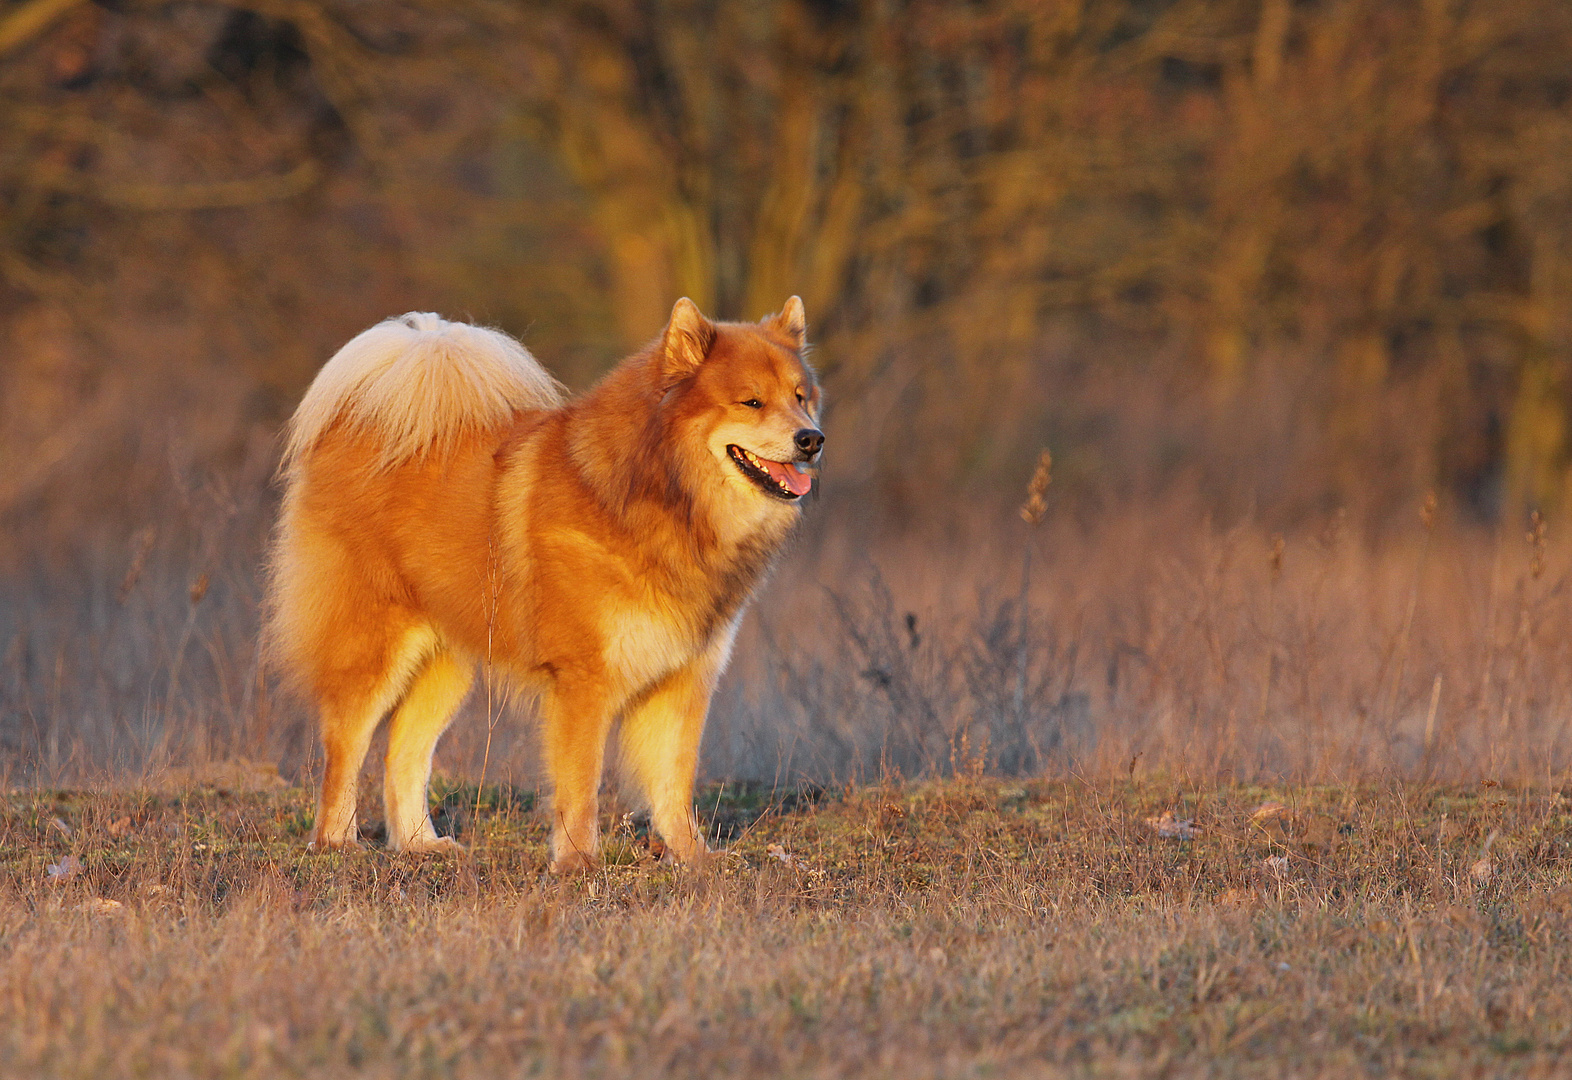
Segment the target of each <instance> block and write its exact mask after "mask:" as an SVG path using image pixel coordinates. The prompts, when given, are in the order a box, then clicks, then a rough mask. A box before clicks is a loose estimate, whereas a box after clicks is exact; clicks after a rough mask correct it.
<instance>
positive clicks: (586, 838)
mask: <svg viewBox="0 0 1572 1080" xmlns="http://www.w3.org/2000/svg"><path fill="white" fill-rule="evenodd" d="M541 704H542V712H543V717H542V719H543V720H544V722H545V743H546V768H547V771H549V772H550V774H551V782H552V786H553V788H554V789H555V791H554V795H553V799H552V819H553V824H552V830H551V871H552V873H554V874H572V873H577V872H578V871H580V870H588V869H590V868H592V867H593V866H594V865H595V861H596V859H597V857H598V856H599V853H600V818H599V811H600V807H599V802H598V794H599V791H600V774H601V767H602V764H603V762H604V760H605V755H606V735H607V732H608V731H609V730H610V728H611V719H612V714H611V695H610V694H609V692H608V688H607V686H606V679H605V678H604V677H603V676H599V675H598V674H597V673H593V672H571V673H569V672H560V673H559V674H558V676H557V678H556V679H555V680H554V684H553V686H552V688H551V689H550V690H549V691H548V692H547V693H546V695H545V698H544V700H543V701H542V703H541Z"/></svg>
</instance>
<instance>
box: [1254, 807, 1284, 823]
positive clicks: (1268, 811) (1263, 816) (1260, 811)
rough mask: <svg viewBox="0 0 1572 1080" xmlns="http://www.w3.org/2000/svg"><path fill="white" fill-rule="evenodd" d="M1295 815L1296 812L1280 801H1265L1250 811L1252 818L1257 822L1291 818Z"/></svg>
mask: <svg viewBox="0 0 1572 1080" xmlns="http://www.w3.org/2000/svg"><path fill="white" fill-rule="evenodd" d="M1293 816H1294V812H1293V811H1292V810H1290V809H1288V807H1287V806H1286V805H1284V804H1283V803H1280V802H1264V803H1262V804H1261V805H1260V806H1258V807H1256V808H1255V809H1254V810H1252V811H1250V820H1251V821H1254V822H1257V823H1260V822H1266V821H1276V820H1278V819H1279V818H1291V817H1293Z"/></svg>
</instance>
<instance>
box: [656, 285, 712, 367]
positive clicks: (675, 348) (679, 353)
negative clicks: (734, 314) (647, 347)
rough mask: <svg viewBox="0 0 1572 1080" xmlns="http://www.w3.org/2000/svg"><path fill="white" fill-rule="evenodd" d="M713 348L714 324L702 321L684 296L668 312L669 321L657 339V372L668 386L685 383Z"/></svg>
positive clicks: (695, 306) (703, 318)
mask: <svg viewBox="0 0 1572 1080" xmlns="http://www.w3.org/2000/svg"><path fill="white" fill-rule="evenodd" d="M714 344H715V324H714V323H712V322H710V321H709V320H708V319H706V318H705V317H704V315H703V313H702V312H700V311H699V307H698V305H697V304H695V303H694V302H693V301H692V300H689V299H688V298H687V297H686V296H684V297H683V298H682V299H681V300H678V301H677V303H676V305H675V306H674V307H673V308H672V309H671V321H670V322H668V323H667V324H666V331H665V333H663V334H662V335H661V339H660V354H661V359H660V370H661V374H662V375H663V376H665V378H666V381H667V382H668V383H674V382H677V381H679V380H681V379H686V378H687V377H688V376H689V375H692V374H693V373H694V372H695V371H697V370H699V365H700V364H702V363H704V358H705V357H706V356H708V355H709V354H710V347H711V346H712V345H714Z"/></svg>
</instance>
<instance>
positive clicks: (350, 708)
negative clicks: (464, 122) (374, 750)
mask: <svg viewBox="0 0 1572 1080" xmlns="http://www.w3.org/2000/svg"><path fill="white" fill-rule="evenodd" d="M806 335H807V323H806V320H805V316H804V313H803V306H802V301H801V300H800V299H798V298H797V297H795V296H794V297H792V298H791V299H790V300H788V301H787V302H786V304H785V306H784V307H783V308H782V310H781V311H780V312H779V313H778V314H776V315H772V316H769V317H767V318H765V319H763V320H761V321H760V322H758V323H731V322H718V321H712V320H710V319H708V318H706V317H705V316H704V315H703V314H702V313H701V312H700V311H699V309H698V307H697V306H695V305H694V304H693V302H692V301H690V300H688V299H686V298H684V299H681V300H679V301H677V303H676V306H675V307H673V308H672V312H671V317H670V320H669V321H668V322H667V325H666V327H665V329H664V330H663V331H662V333H661V335H660V336H659V337H658V338H657V339H656V340H655V341H654V342H652V343H651V344H650V345H649V346H647V347H646V348H644V349H643V350H642V351H640V352H638V353H635V354H634V355H632V356H630V357H628V358H627V359H626V360H624V361H622V362H621V363H620V364H618V365H617V366H616V367H615V368H613V369H612V370H611V371H610V372H609V373H608V374H607V375H606V376H605V377H604V378H603V379H601V380H600V382H599V383H597V384H596V385H595V386H594V387H593V388H592V389H590V390H589V391H587V392H586V393H584V394H583V395H582V396H580V397H578V398H576V399H574V400H567V398H566V395H565V394H564V392H563V389H562V387H561V386H560V384H558V383H557V382H556V380H555V379H553V378H552V377H551V375H550V374H548V373H547V372H546V370H545V369H544V368H543V367H541V366H540V364H539V363H537V362H536V361H535V359H534V358H533V357H532V356H531V355H530V354H529V353H528V352H527V351H526V350H525V349H524V347H523V346H522V345H520V344H519V343H518V342H516V341H514V340H513V339H512V338H510V337H508V336H507V335H505V334H502V333H500V332H498V331H495V330H489V329H485V328H482V327H478V326H473V325H470V324H467V323H458V322H448V321H445V320H443V319H441V318H439V317H437V316H435V315H430V314H409V315H405V316H403V317H401V318H396V319H389V320H387V321H385V322H382V323H380V324H378V325H376V326H374V327H372V328H371V329H369V330H367V331H365V332H364V333H362V334H360V335H359V336H358V337H356V338H354V339H353V340H351V341H350V342H349V343H348V344H346V345H345V346H344V347H343V348H342V349H341V350H339V352H338V353H337V354H336V355H335V356H334V357H333V358H332V359H331V360H329V361H328V362H327V364H326V365H324V366H323V368H322V370H321V371H320V372H319V373H318V374H317V376H316V378H315V380H314V381H313V382H312V384H311V386H310V388H309V389H308V390H307V391H306V394H305V397H304V398H303V399H302V400H301V403H300V406H299V408H298V409H297V410H296V412H295V414H294V416H293V418H292V419H291V420H290V423H289V427H288V429H287V437H286V443H285V448H284V454H283V459H282V464H281V466H280V475H281V478H282V481H283V487H284V496H283V504H282V508H281V511H280V515H279V523H278V527H277V531H276V534H275V537H274V543H273V549H272V555H271V560H270V571H269V582H268V610H267V630H266V633H267V636H268V639H269V643H268V644H269V648H268V651H269V655H270V657H271V658H272V661H273V663H274V665H275V667H276V668H277V669H280V670H281V671H282V673H283V674H284V675H285V677H286V679H287V681H288V682H290V683H291V684H292V685H293V686H294V687H295V688H296V689H297V690H298V691H299V692H300V693H301V694H302V695H303V696H304V697H305V698H306V699H308V701H309V703H310V704H312V705H313V706H314V707H315V709H316V712H317V715H318V718H319V723H320V735H321V740H322V747H323V750H324V752H325V755H326V768H325V771H324V774H323V778H322V788H321V792H320V795H319V798H318V804H317V817H316V824H315V827H314V829H313V831H312V834H311V839H310V843H311V845H312V846H313V847H314V848H325V847H338V846H342V845H349V844H354V843H356V842H357V835H358V830H357V818H356V805H355V791H356V787H357V784H358V779H359V775H360V771H361V766H362V763H363V761H364V759H365V756H366V752H367V748H368V746H369V744H370V742H371V737H372V734H373V732H374V731H375V730H376V728H377V727H378V725H379V724H381V722H382V721H383V719H384V718H385V717H386V718H388V743H387V762H386V764H387V770H386V780H385V788H384V803H385V806H384V809H385V812H386V821H387V840H388V845H389V847H390V848H392V849H393V850H394V851H415V852H420V851H444V850H450V851H451V850H462V849H461V848H460V847H459V845H458V844H456V843H455V842H454V841H453V840H452V839H450V838H448V837H439V836H437V834H436V831H435V830H434V829H433V827H432V823H431V816H430V809H429V806H428V803H427V785H428V784H429V782H430V777H431V759H432V754H433V752H434V751H435V748H436V744H437V740H438V739H439V738H440V737H441V735H442V732H443V731H444V730H445V729H446V728H447V726H448V724H449V722H450V721H451V720H452V717H453V715H454V713H455V712H456V711H457V710H458V708H459V706H460V705H461V704H462V703H463V701H464V698H465V697H466V695H467V694H468V693H469V691H470V688H471V685H472V683H473V682H474V679H475V672H476V669H477V667H478V666H479V665H481V664H488V665H491V666H492V668H493V670H495V671H497V672H498V673H499V675H500V676H502V677H504V678H505V679H506V680H508V682H509V684H510V685H511V686H517V687H519V688H522V689H523V690H524V691H525V692H527V693H530V694H533V695H535V696H536V697H537V700H538V704H539V714H540V719H541V725H542V743H543V752H544V758H545V766H546V771H547V773H548V775H549V779H550V781H551V784H552V788H553V792H554V794H553V802H552V817H553V826H552V835H551V864H550V865H551V869H552V870H553V871H554V872H556V873H570V872H575V871H580V870H583V869H586V868H589V867H592V866H594V865H595V864H596V861H597V851H598V847H599V824H598V809H597V792H598V789H599V787H600V781H601V774H602V770H603V763H604V758H605V755H606V746H607V739H608V736H609V734H610V732H611V730H612V728H613V726H614V725H618V724H620V728H619V738H618V744H619V746H620V751H621V760H622V764H623V767H624V771H625V773H626V775H627V778H628V779H629V780H631V781H632V782H633V784H634V785H636V786H637V788H638V789H640V792H641V793H642V796H643V798H644V799H645V800H647V805H648V808H649V810H650V813H651V818H652V823H653V826H654V828H655V829H656V831H658V832H659V834H660V836H661V838H662V839H663V840H664V842H665V845H666V849H667V852H668V854H669V855H670V856H672V857H674V858H675V859H676V860H677V861H679V862H688V863H694V862H700V861H702V860H703V859H704V858H705V856H706V854H707V852H708V848H707V846H706V844H705V842H704V837H703V835H702V833H701V831H700V829H699V825H698V820H697V818H696V817H695V815H694V811H693V783H694V774H695V771H696V769H697V764H698V752H699V742H700V737H701V735H702V733H703V730H704V722H705V715H706V713H707V712H708V709H709V702H710V696H711V694H712V692H713V691H714V689H715V683H716V680H717V679H718V678H719V677H720V675H721V672H722V671H723V670H724V668H725V667H726V663H727V660H728V659H729V657H730V654H731V649H732V642H733V639H734V638H735V636H736V633H737V626H738V622H739V620H740V619H741V617H742V614H743V611H744V609H745V608H746V606H747V604H748V602H749V599H750V597H751V595H752V594H753V592H754V591H755V589H756V588H757V586H758V584H759V582H760V580H761V579H762V578H763V576H764V575H765V574H766V572H767V570H768V569H769V567H770V565H771V563H772V562H773V560H774V559H775V557H776V555H777V554H778V553H779V552H780V550H781V548H782V544H783V543H784V541H785V540H786V539H787V537H788V535H789V534H790V533H791V532H792V530H793V528H794V526H795V525H796V523H797V521H798V519H799V518H800V517H801V506H802V500H803V497H804V496H805V495H807V494H808V492H809V491H810V490H811V489H812V485H813V482H814V479H815V478H816V476H817V474H818V471H819V470H818V466H819V463H820V462H821V460H822V454H823V449H822V448H823V445H824V435H823V433H822V432H821V431H820V429H819V416H820V409H821V395H820V388H819V383H818V379H817V377H816V376H815V374H814V372H813V369H812V368H810V367H809V366H808V364H807V363H806V361H805V359H804V354H805V352H806V348H807V342H806Z"/></svg>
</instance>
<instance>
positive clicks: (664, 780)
mask: <svg viewBox="0 0 1572 1080" xmlns="http://www.w3.org/2000/svg"><path fill="white" fill-rule="evenodd" d="M735 632H736V627H735V624H733V625H732V626H730V627H728V628H727V629H726V630H725V631H724V632H723V633H722V634H721V635H719V636H717V638H716V639H715V641H714V642H713V643H712V644H711V646H710V647H709V649H708V650H706V651H705V653H704V654H702V655H701V656H699V657H698V658H697V659H696V660H694V661H693V662H692V663H691V664H689V665H687V666H686V667H683V668H680V669H678V670H677V671H675V672H673V673H672V674H671V675H669V676H667V677H666V678H665V679H664V680H662V681H661V682H660V683H659V684H658V685H657V686H656V687H655V688H654V689H653V690H652V691H650V693H649V694H647V695H646V696H645V697H644V698H643V699H642V700H640V701H638V702H636V703H635V704H634V705H633V706H632V707H630V708H629V709H628V712H627V715H626V716H624V717H623V720H622V738H621V749H622V759H623V768H624V770H625V771H626V772H627V773H628V774H629V775H631V776H632V777H633V778H634V779H635V780H637V781H638V783H639V785H640V786H641V787H643V789H644V794H645V797H646V798H648V799H649V803H650V816H651V817H652V818H653V819H654V825H655V831H656V832H658V833H660V835H661V839H662V840H664V841H665V842H666V847H667V849H668V850H669V851H670V852H671V854H672V855H674V856H675V857H676V858H677V860H678V861H679V862H685V863H698V862H701V861H703V859H704V857H705V855H706V854H707V853H708V852H709V846H708V845H707V844H705V842H704V833H703V832H702V831H701V830H700V829H699V822H698V819H697V818H696V817H695V816H694V813H693V776H694V773H695V772H696V771H697V769H698V765H699V742H700V740H701V739H702V738H703V737H704V720H705V716H706V715H707V714H708V713H709V708H710V695H711V694H712V693H714V690H715V683H716V680H717V679H719V678H720V673H721V671H722V669H724V668H725V666H726V660H727V658H728V657H730V655H731V643H732V638H733V636H734V635H735Z"/></svg>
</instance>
